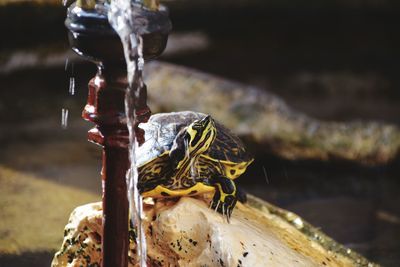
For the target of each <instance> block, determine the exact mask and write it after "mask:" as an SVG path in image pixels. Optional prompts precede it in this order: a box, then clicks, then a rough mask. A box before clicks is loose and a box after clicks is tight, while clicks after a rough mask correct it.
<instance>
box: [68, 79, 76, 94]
mask: <svg viewBox="0 0 400 267" xmlns="http://www.w3.org/2000/svg"><path fill="white" fill-rule="evenodd" d="M68 92H69V94H70V95H75V77H70V78H69V88H68Z"/></svg>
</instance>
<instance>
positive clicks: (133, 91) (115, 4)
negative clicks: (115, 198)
mask: <svg viewBox="0 0 400 267" xmlns="http://www.w3.org/2000/svg"><path fill="white" fill-rule="evenodd" d="M108 18H109V22H110V24H111V25H112V27H113V28H114V30H115V31H116V32H117V33H118V35H119V36H120V38H121V41H122V44H123V48H124V54H125V60H126V65H127V79H128V88H127V90H126V95H125V113H126V118H127V126H128V130H129V157H130V163H131V165H130V169H129V171H128V179H127V183H128V184H127V185H128V199H129V213H130V219H131V221H132V224H133V225H134V227H135V229H136V233H137V235H136V244H137V252H138V255H137V256H138V259H139V263H140V266H146V258H147V252H146V236H145V233H144V229H143V227H142V214H143V205H142V197H141V196H140V194H139V192H138V189H137V182H138V170H137V167H136V157H135V149H136V147H137V146H138V142H137V141H138V140H139V143H141V140H142V141H143V137H141V136H140V134H141V133H140V132H139V131H138V128H137V125H138V124H139V123H140V122H145V121H147V119H148V116H146V115H149V114H150V110H149V109H148V107H147V105H146V98H147V94H146V85H145V84H144V82H143V77H142V73H143V65H144V59H143V44H142V42H143V41H142V38H141V36H139V35H137V34H136V33H135V32H134V28H133V26H134V24H135V23H134V19H135V6H134V5H133V3H132V2H131V1H130V0H113V1H111V5H110V10H109V13H108Z"/></svg>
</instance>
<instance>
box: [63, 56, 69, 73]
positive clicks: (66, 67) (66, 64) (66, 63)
mask: <svg viewBox="0 0 400 267" xmlns="http://www.w3.org/2000/svg"><path fill="white" fill-rule="evenodd" d="M68 61H69V58H67V59H66V60H65V66H64V70H65V71H67V69H68Z"/></svg>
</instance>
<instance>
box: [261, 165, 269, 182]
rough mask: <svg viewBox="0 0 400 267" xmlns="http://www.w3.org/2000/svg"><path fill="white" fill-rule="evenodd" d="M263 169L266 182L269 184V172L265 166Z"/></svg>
mask: <svg viewBox="0 0 400 267" xmlns="http://www.w3.org/2000/svg"><path fill="white" fill-rule="evenodd" d="M262 168H263V172H264V177H265V181H267V184H269V179H268V174H267V170H266V169H265V167H264V166H263V167H262Z"/></svg>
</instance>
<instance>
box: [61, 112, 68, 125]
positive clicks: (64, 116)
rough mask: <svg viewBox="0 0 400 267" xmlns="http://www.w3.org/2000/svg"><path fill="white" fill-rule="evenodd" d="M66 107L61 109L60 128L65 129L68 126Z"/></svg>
mask: <svg viewBox="0 0 400 267" xmlns="http://www.w3.org/2000/svg"><path fill="white" fill-rule="evenodd" d="M68 112H69V111H68V109H67V108H63V109H61V128H63V129H67V127H68Z"/></svg>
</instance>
